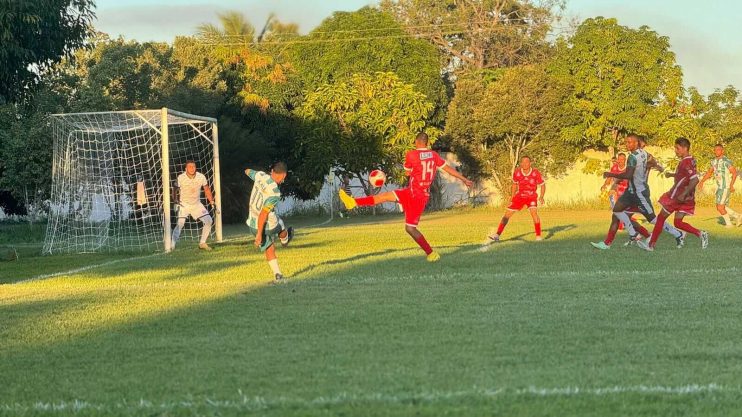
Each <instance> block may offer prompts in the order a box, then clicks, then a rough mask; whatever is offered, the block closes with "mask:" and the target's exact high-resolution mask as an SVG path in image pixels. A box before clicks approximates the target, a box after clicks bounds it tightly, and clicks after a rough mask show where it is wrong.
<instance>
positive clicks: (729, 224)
mask: <svg viewBox="0 0 742 417" xmlns="http://www.w3.org/2000/svg"><path fill="white" fill-rule="evenodd" d="M732 227H734V225H732V223H727V224H725V225H724V228H725V229H731V228H732Z"/></svg>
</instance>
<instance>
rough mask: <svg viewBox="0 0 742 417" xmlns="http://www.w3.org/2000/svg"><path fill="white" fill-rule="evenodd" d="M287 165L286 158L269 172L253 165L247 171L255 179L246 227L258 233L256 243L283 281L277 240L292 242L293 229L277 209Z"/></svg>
mask: <svg viewBox="0 0 742 417" xmlns="http://www.w3.org/2000/svg"><path fill="white" fill-rule="evenodd" d="M287 172H288V169H287V168H286V164H285V163H283V162H277V163H276V164H274V165H273V168H272V169H271V172H270V174H267V173H265V172H263V171H256V170H254V169H249V168H248V169H246V170H245V175H247V176H248V177H250V179H251V180H253V181H254V182H255V185H253V187H252V192H251V193H250V207H249V210H250V215H249V217H248V218H247V221H246V223H247V228H248V229H249V230H250V233H251V234H252V235H253V236H255V247H257V248H258V249H260V250H261V251H262V252H265V259H266V260H267V261H268V266H270V267H271V270H272V271H273V275H274V277H275V278H276V281H281V280H282V279H283V275H282V274H281V270H280V269H279V268H278V259H277V258H276V246H275V244H274V243H275V241H276V240H279V241H280V242H281V244H282V245H283V246H286V245H288V244H289V242H290V241H291V239H292V238H293V237H294V229H293V228H291V227H288V228H287V227H285V226H284V224H283V220H281V219H280V218H279V217H278V216H277V215H276V212H275V211H274V210H275V208H276V205H277V204H278V202H279V201H280V200H281V191H280V190H279V189H278V186H279V185H280V184H281V183H282V182H283V181H284V180H285V179H286V174H287Z"/></svg>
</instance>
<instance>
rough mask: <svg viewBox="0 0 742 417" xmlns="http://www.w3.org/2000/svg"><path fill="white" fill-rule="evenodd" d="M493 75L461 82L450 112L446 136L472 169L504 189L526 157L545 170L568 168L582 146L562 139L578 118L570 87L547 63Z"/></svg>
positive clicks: (470, 170) (467, 166)
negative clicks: (571, 105) (569, 99)
mask: <svg viewBox="0 0 742 417" xmlns="http://www.w3.org/2000/svg"><path fill="white" fill-rule="evenodd" d="M493 78H494V81H491V82H487V81H483V80H482V79H481V78H480V77H470V78H467V79H463V80H460V81H459V82H458V83H457V87H458V88H457V90H456V96H455V97H454V99H453V100H452V101H451V105H450V107H449V110H448V122H447V124H446V135H447V136H448V137H449V138H450V140H451V142H452V146H453V148H454V151H455V152H456V153H457V154H458V155H459V157H460V158H461V159H462V162H464V165H465V167H466V170H467V171H469V173H470V174H472V175H473V176H474V177H479V178H482V177H484V178H493V179H494V180H495V183H496V184H497V187H498V189H499V190H500V191H501V192H507V191H508V190H509V185H510V182H509V178H510V176H511V175H512V173H513V171H514V170H515V167H516V164H517V163H518V162H519V161H520V158H521V157H522V156H523V155H529V156H530V157H531V158H532V159H533V160H534V161H535V163H536V164H538V165H539V167H540V168H541V169H542V170H543V171H544V172H545V173H549V174H559V173H561V172H563V171H564V170H565V169H566V168H567V167H568V166H569V165H570V164H571V163H573V162H574V161H575V159H576V158H577V157H578V156H579V149H577V147H575V146H574V145H571V144H566V143H562V142H561V140H560V137H561V129H562V127H563V126H565V125H566V124H568V123H569V121H570V118H571V117H574V116H573V113H572V112H571V111H570V109H569V107H568V106H566V104H565V103H566V100H567V97H568V95H569V88H568V85H566V84H564V83H563V82H561V81H560V80H559V79H557V78H555V77H553V76H551V75H550V74H548V73H547V72H546V70H545V66H544V65H531V66H522V67H516V68H510V69H507V70H501V71H498V72H497V73H495V74H494V77H493Z"/></svg>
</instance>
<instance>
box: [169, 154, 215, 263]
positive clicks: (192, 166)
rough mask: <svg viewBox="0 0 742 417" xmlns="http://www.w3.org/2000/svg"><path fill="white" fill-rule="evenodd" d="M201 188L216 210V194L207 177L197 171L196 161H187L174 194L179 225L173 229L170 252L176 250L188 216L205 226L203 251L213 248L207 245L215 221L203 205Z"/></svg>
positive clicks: (202, 232)
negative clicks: (212, 190)
mask: <svg viewBox="0 0 742 417" xmlns="http://www.w3.org/2000/svg"><path fill="white" fill-rule="evenodd" d="M201 188H203V190H204V194H205V195H206V200H208V202H209V206H211V207H212V209H214V207H215V206H214V194H213V193H212V192H211V187H209V183H208V181H206V176H205V175H204V174H202V173H200V172H198V171H196V162H195V161H192V160H188V161H186V168H185V172H184V173H182V174H180V175H178V185H177V186H176V188H175V190H174V192H173V200H174V201H175V202H176V204H178V224H177V225H176V226H175V229H173V236H172V240H171V242H172V243H171V246H170V250H174V249H175V243H176V242H177V241H178V238H179V237H180V231H181V230H183V226H185V222H186V219H187V218H188V216H191V217H192V218H193V219H194V220H200V221H201V223H203V224H204V227H203V229H202V230H201V240H200V241H199V243H198V247H199V248H200V249H203V250H211V247H209V245H207V244H206V239H208V237H209V233H211V226H212V225H213V224H214V219H212V218H211V215H210V214H209V211H208V210H207V209H206V207H204V205H203V204H202V203H201ZM178 197H180V199H179V198H178Z"/></svg>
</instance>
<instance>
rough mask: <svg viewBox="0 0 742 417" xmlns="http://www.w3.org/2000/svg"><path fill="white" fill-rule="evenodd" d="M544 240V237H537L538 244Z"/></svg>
mask: <svg viewBox="0 0 742 417" xmlns="http://www.w3.org/2000/svg"><path fill="white" fill-rule="evenodd" d="M542 240H544V238H543V237H541V236H536V242H540V241H542Z"/></svg>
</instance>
